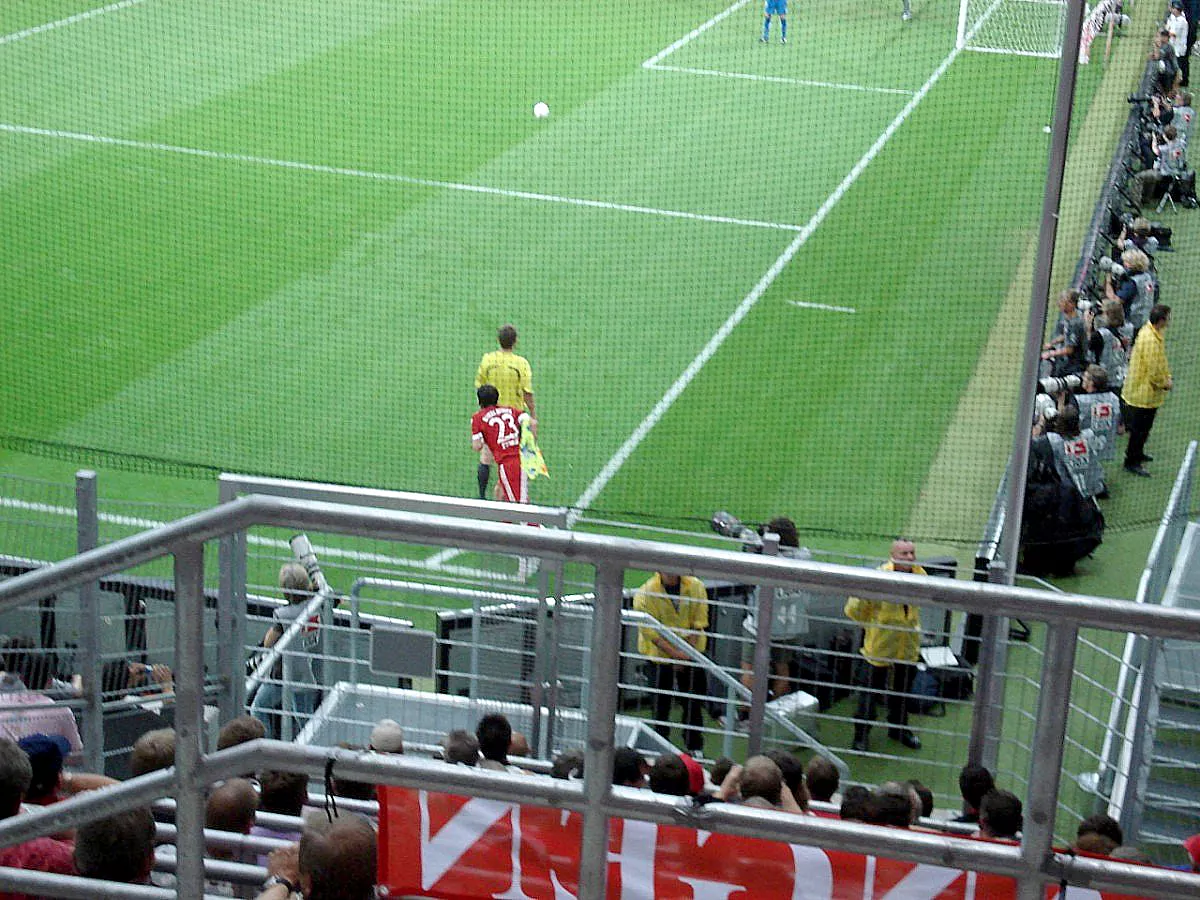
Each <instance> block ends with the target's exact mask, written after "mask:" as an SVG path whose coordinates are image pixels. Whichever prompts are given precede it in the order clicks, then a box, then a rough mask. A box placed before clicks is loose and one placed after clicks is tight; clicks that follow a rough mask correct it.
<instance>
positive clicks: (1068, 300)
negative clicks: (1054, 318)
mask: <svg viewBox="0 0 1200 900" xmlns="http://www.w3.org/2000/svg"><path fill="white" fill-rule="evenodd" d="M1078 305H1079V291H1077V290H1075V289H1074V288H1067V289H1066V290H1065V291H1059V293H1058V309H1059V312H1064V313H1068V314H1069V313H1073V312H1074V311H1075V308H1076V307H1077V306H1078Z"/></svg>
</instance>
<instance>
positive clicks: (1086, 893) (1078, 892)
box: [1050, 887, 1104, 900]
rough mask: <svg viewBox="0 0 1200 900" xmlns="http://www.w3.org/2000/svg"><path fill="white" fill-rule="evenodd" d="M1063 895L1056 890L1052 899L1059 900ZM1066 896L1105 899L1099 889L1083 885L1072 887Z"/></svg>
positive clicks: (1096, 899) (1078, 899) (1080, 898)
mask: <svg viewBox="0 0 1200 900" xmlns="http://www.w3.org/2000/svg"><path fill="white" fill-rule="evenodd" d="M1062 896H1063V895H1062V894H1060V893H1059V892H1058V891H1057V890H1056V891H1055V892H1054V896H1053V897H1051V898H1050V900H1058V898H1059V897H1062ZM1066 896H1068V897H1070V898H1071V900H1104V895H1103V894H1101V893H1100V892H1099V891H1095V890H1092V889H1091V888H1082V887H1072V888H1071V892H1070V893H1069V894H1067V895H1066Z"/></svg>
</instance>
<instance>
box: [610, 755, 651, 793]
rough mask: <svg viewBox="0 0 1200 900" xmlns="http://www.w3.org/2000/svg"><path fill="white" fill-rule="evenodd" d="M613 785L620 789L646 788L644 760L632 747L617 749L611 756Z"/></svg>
mask: <svg viewBox="0 0 1200 900" xmlns="http://www.w3.org/2000/svg"><path fill="white" fill-rule="evenodd" d="M613 784H619V785H621V786H622V787H633V788H640V787H645V786H646V760H645V758H644V757H643V756H642V754H640V753H638V752H637V751H636V750H634V749H633V748H632V747H618V748H617V752H616V753H614V754H613Z"/></svg>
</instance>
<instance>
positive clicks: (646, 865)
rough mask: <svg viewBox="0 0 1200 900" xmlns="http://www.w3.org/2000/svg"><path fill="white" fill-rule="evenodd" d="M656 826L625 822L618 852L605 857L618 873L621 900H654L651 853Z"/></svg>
mask: <svg viewBox="0 0 1200 900" xmlns="http://www.w3.org/2000/svg"><path fill="white" fill-rule="evenodd" d="M657 844H658V826H657V825H655V824H654V823H653V822H637V821H634V820H633V819H626V820H625V824H624V827H623V828H622V829H621V850H620V852H618V853H613V852H612V851H611V850H610V851H609V854H608V861H609V862H610V863H614V862H615V863H617V865H618V866H620V872H621V900H654V851H655V848H656V845H657Z"/></svg>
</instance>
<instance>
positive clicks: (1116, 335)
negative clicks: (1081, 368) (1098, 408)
mask: <svg viewBox="0 0 1200 900" xmlns="http://www.w3.org/2000/svg"><path fill="white" fill-rule="evenodd" d="M1097 333H1098V334H1099V335H1100V339H1101V340H1102V341H1104V349H1103V350H1101V351H1100V358H1099V359H1098V360H1096V363H1097V365H1099V366H1100V368H1102V369H1103V370H1104V371H1105V372H1106V373H1107V374H1108V386H1109V387H1110V388H1112V389H1113V390H1114V391H1119V390H1121V387H1122V386H1123V385H1124V384H1125V376H1126V375H1128V374H1129V350H1126V349H1125V347H1126V345H1125V344H1123V343H1121V341H1122V339H1124V340H1125V341H1127V342H1128V346H1129V349H1130V350H1132V349H1133V326H1132V325H1129V324H1125V325H1122V326H1121V327H1120V328H1118V329H1116V330H1114V329H1112V328H1100V329H1097Z"/></svg>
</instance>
